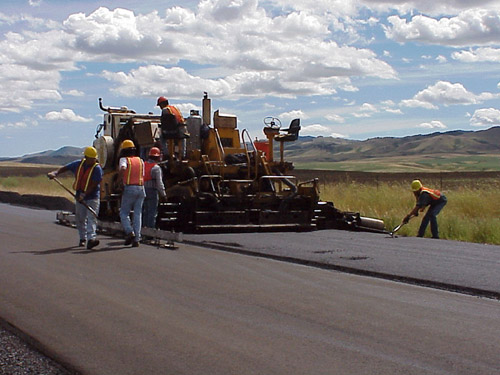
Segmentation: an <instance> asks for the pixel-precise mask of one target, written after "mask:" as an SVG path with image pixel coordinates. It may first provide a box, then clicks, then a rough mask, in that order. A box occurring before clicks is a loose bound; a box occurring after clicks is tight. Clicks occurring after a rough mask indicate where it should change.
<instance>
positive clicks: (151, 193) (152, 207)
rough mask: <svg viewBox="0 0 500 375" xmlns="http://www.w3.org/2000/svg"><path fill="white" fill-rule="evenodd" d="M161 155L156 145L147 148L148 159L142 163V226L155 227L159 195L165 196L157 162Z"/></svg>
mask: <svg viewBox="0 0 500 375" xmlns="http://www.w3.org/2000/svg"><path fill="white" fill-rule="evenodd" d="M160 157H161V151H160V149H159V148H158V147H152V148H151V149H150V150H149V154H148V160H147V161H146V162H145V163H144V188H145V190H146V199H145V200H144V205H143V208H142V226H143V227H147V228H155V227H156V215H157V214H158V201H159V199H158V198H159V197H158V195H160V196H161V197H162V198H165V197H166V194H165V186H164V185H163V178H162V171H161V168H160V166H159V165H158V164H157V163H158V161H159V160H160Z"/></svg>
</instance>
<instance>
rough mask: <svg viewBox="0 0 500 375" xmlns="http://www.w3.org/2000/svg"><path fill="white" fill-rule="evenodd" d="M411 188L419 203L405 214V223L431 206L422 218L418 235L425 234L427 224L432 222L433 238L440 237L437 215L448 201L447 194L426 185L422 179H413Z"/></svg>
mask: <svg viewBox="0 0 500 375" xmlns="http://www.w3.org/2000/svg"><path fill="white" fill-rule="evenodd" d="M411 190H412V191H413V194H414V195H415V199H416V200H417V203H416V205H415V207H414V208H413V209H412V210H411V211H410V212H409V213H408V215H406V216H405V218H404V219H403V223H405V224H406V223H408V221H409V220H410V218H411V217H412V216H418V212H419V211H424V210H425V208H426V207H427V206H429V209H428V210H427V213H426V214H425V215H424V217H423V218H422V222H421V224H420V228H419V229H418V234H417V237H423V236H424V234H425V230H426V229H427V225H429V222H430V223H431V234H432V238H439V229H438V223H437V215H438V214H439V213H440V212H441V210H442V209H443V207H444V206H445V205H446V203H447V199H446V197H445V195H444V194H442V193H441V192H440V191H439V190H435V189H429V188H427V187H424V186H423V185H422V182H421V181H420V180H413V181H412V183H411Z"/></svg>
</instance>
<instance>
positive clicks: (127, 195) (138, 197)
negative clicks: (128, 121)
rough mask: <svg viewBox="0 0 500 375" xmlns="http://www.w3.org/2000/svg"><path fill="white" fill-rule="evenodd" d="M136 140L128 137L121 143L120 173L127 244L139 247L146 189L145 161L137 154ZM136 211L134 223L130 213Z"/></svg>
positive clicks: (121, 213)
mask: <svg viewBox="0 0 500 375" xmlns="http://www.w3.org/2000/svg"><path fill="white" fill-rule="evenodd" d="M136 153H137V151H136V148H135V144H134V142H132V141H131V140H130V139H126V140H124V141H123V142H122V144H121V158H120V161H119V163H118V173H119V176H120V180H121V181H122V182H123V194H122V200H121V206H120V221H121V223H122V226H123V230H124V232H125V246H128V245H130V244H132V247H138V246H139V241H140V240H141V225H142V205H143V203H144V198H145V197H146V193H145V190H144V162H143V161H142V159H141V158H140V157H138V156H137V155H136ZM132 210H133V211H134V218H133V223H132V222H131V220H130V213H131V211H132Z"/></svg>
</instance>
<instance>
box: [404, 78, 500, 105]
mask: <svg viewBox="0 0 500 375" xmlns="http://www.w3.org/2000/svg"><path fill="white" fill-rule="evenodd" d="M498 96H499V95H498V94H492V93H488V92H484V93H481V94H479V95H476V94H474V93H472V92H470V91H467V89H466V88H465V87H464V86H463V85H462V84H461V83H450V82H446V81H439V82H437V83H436V84H434V85H433V86H429V87H427V88H426V89H425V90H422V91H420V92H419V93H417V94H416V95H415V96H414V97H413V98H412V99H407V100H402V101H401V103H400V105H401V106H403V107H413V108H415V107H422V108H427V109H437V108H438V107H439V105H445V106H449V105H471V104H479V103H481V102H483V101H485V100H490V99H493V98H495V97H498Z"/></svg>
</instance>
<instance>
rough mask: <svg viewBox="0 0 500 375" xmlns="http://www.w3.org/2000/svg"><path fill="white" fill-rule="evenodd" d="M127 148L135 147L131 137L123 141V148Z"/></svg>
mask: <svg viewBox="0 0 500 375" xmlns="http://www.w3.org/2000/svg"><path fill="white" fill-rule="evenodd" d="M126 148H135V145H134V142H132V141H131V140H130V139H125V140H124V141H123V142H122V150H123V149H126Z"/></svg>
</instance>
